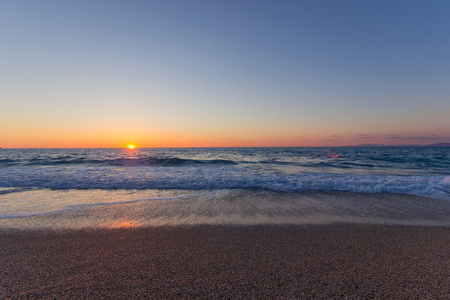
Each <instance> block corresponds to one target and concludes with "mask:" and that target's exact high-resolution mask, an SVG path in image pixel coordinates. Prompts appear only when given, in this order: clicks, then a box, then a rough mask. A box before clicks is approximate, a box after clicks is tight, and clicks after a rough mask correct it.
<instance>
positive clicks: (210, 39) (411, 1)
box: [0, 0, 450, 148]
mask: <svg viewBox="0 0 450 300" xmlns="http://www.w3.org/2000/svg"><path fill="white" fill-rule="evenodd" d="M0 39H1V40H0V41H1V47H0V147H4V148H6V147H11V148H29V147H38V148H40V147H44V148H47V147H123V146H125V145H126V144H127V143H130V142H132V143H135V144H136V145H137V146H139V147H192V146H339V145H357V144H364V143H384V144H430V143H437V142H450V1H447V0H444V1H425V0H424V1H415V0H405V1H392V0H389V1H381V0H377V1H374V0H373V1H371V0H367V1H321V0H314V1H312V0H311V1H231V0H227V1H166V0H165V1H80V0H77V1H63V0H58V1H49V0H47V1H20V0H17V1H6V0H5V1H2V0H0Z"/></svg>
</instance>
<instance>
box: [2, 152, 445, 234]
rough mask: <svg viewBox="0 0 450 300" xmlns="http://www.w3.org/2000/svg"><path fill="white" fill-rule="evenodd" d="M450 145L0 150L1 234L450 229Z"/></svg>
mask: <svg viewBox="0 0 450 300" xmlns="http://www.w3.org/2000/svg"><path fill="white" fill-rule="evenodd" d="M449 200H450V148H449V147H336V148H326V147H322V148H321V147H314V148H167V149H160V148H157V149H153V148H141V149H138V148H137V149H133V150H130V149H0V228H19V229H23V228H32V229H33V228H34V229H37V228H47V229H62V228H65V229H67V228H91V227H106V228H114V227H137V226H160V225H195V224H237V225H239V224H249V225H252V224H324V223H342V222H344V223H370V224H380V223H382V224H385V223H389V224H424V225H439V226H449V224H450V201H449Z"/></svg>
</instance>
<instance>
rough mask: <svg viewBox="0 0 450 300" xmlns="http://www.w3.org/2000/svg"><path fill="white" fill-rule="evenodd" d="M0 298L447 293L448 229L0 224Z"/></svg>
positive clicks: (410, 295) (436, 296)
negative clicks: (29, 226)
mask: <svg viewBox="0 0 450 300" xmlns="http://www.w3.org/2000/svg"><path fill="white" fill-rule="evenodd" d="M0 241H1V243H0V252H1V253H0V262H1V266H2V267H1V270H2V273H3V274H2V276H1V278H2V280H1V281H0V282H1V284H0V298H12V299H15V298H32V299H39V298H53V297H56V298H70V297H76V298H88V299H89V298H98V297H113V298H181V299H188V298H197V299H199V298H200V299H206V298H208V299H211V298H212V299H214V298H234V299H236V298H246V297H247V298H281V299H283V298H420V297H425V298H433V299H440V298H442V299H444V298H446V297H447V296H448V290H449V289H450V283H449V282H448V278H449V277H450V266H449V261H450V253H449V252H448V249H449V248H450V228H448V227H428V226H408V225H367V224H365V225H364V224H332V225H252V226H242V225H229V226H225V225H194V226H160V227H153V228H151V227H145V228H144V227H137V228H119V229H84V230H83V229H82V230H62V231H57V230H54V231H51V230H50V231H49V230H20V231H17V230H0Z"/></svg>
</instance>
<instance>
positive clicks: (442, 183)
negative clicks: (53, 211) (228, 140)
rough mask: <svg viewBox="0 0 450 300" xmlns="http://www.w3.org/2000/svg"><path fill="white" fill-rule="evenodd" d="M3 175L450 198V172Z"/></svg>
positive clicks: (52, 182)
mask: <svg viewBox="0 0 450 300" xmlns="http://www.w3.org/2000/svg"><path fill="white" fill-rule="evenodd" d="M172 163H175V164H177V163H179V162H176V161H172ZM184 163H186V162H184ZM220 163H222V161H221V162H220ZM2 177H3V178H2V179H1V180H0V187H7V188H50V189H178V190H218V189H258V190H272V191H283V192H295V191H349V192H359V193H401V194H412V195H419V196H427V197H434V198H440V199H446V200H450V176H446V175H436V176H435V175H427V176H398V175H363V174H336V173H334V174H333V173H297V174H283V173H276V172H258V171H256V170H249V169H239V168H221V169H220V170H218V168H196V167H192V168H183V169H168V168H162V169H155V168H134V169H128V168H119V169H113V168H106V167H105V168H98V167H91V168H89V169H87V168H82V169H77V168H74V169H70V170H65V169H64V168H58V169H55V168H51V169H50V170H48V168H35V169H33V170H28V169H25V168H16V170H15V172H10V173H5V174H3V176H2Z"/></svg>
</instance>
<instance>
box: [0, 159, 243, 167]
mask: <svg viewBox="0 0 450 300" xmlns="http://www.w3.org/2000/svg"><path fill="white" fill-rule="evenodd" d="M237 164H238V162H235V161H231V160H225V159H212V160H197V159H184V158H178V157H141V158H126V157H125V158H116V159H88V158H83V157H81V158H80V157H72V156H63V157H52V158H32V159H29V160H20V159H16V160H14V159H1V160H0V166H1V165H6V166H10V165H25V166H57V165H109V166H163V167H164V166H165V167H169V166H170V167H176V166H189V165H237Z"/></svg>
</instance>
